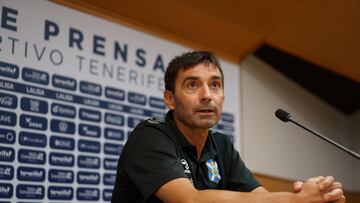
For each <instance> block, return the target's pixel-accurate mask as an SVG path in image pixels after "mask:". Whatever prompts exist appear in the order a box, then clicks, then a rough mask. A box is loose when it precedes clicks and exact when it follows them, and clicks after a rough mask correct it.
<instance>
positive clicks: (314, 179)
mask: <svg viewBox="0 0 360 203" xmlns="http://www.w3.org/2000/svg"><path fill="white" fill-rule="evenodd" d="M324 179H325V177H324V176H317V177H313V178H309V179H308V181H312V182H316V183H319V182H321V181H323V180H324Z"/></svg>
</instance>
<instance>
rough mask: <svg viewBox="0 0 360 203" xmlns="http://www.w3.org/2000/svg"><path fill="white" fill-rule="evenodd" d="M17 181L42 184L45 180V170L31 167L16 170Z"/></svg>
mask: <svg viewBox="0 0 360 203" xmlns="http://www.w3.org/2000/svg"><path fill="white" fill-rule="evenodd" d="M17 179H18V180H25V181H36V182H42V181H44V180H45V169H42V168H33V167H19V168H18V169H17Z"/></svg>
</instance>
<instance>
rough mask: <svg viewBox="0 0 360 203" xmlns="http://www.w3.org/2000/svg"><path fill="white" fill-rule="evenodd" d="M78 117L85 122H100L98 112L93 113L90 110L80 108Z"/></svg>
mask: <svg viewBox="0 0 360 203" xmlns="http://www.w3.org/2000/svg"><path fill="white" fill-rule="evenodd" d="M79 116H80V119H82V120H85V121H94V122H99V121H101V113H100V111H93V110H90V109H84V108H80V111H79Z"/></svg>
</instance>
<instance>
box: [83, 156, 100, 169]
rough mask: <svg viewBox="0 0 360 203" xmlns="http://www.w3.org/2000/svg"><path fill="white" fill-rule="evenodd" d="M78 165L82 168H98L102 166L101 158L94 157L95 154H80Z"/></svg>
mask: <svg viewBox="0 0 360 203" xmlns="http://www.w3.org/2000/svg"><path fill="white" fill-rule="evenodd" d="M78 166H79V167H80V168H93V169H98V168H100V158H98V157H93V156H84V155H79V156H78Z"/></svg>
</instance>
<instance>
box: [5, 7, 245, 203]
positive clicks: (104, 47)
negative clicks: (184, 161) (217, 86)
mask: <svg viewBox="0 0 360 203" xmlns="http://www.w3.org/2000/svg"><path fill="white" fill-rule="evenodd" d="M0 17H1V19H0V21H1V24H0V26H1V27H0V201H3V202H16V201H23V202H24V201H26V202H49V201H50V202H79V201H85V202H109V201H110V200H111V193H112V189H113V185H114V181H115V174H116V167H117V160H118V158H119V155H120V153H121V150H122V148H123V146H124V144H125V142H126V140H127V137H128V135H129V133H130V132H131V130H132V129H133V128H134V127H135V126H136V124H137V123H139V122H140V121H141V120H144V119H146V118H148V117H153V116H160V117H163V116H164V114H165V112H166V108H165V105H164V103H163V102H162V92H163V89H164V83H163V74H164V70H165V68H166V65H167V63H168V62H169V60H171V58H173V57H174V56H175V55H178V54H180V53H183V52H185V51H188V50H189V49H188V48H186V47H183V46H180V45H177V44H174V43H172V42H169V41H166V40H163V39H160V38H157V37H155V36H151V35H148V34H145V33H142V32H139V31H136V30H133V29H129V28H127V27H124V26H121V25H118V24H115V23H112V22H109V21H106V20H103V19H99V18H96V17H94V16H90V15H87V14H84V13H81V12H78V11H76V10H72V9H69V8H66V7H63V6H61V5H58V4H54V3H51V2H46V1H20V0H15V1H14V0H12V1H8V0H2V1H1V2H0ZM222 65H223V68H224V74H225V78H226V81H225V89H226V90H225V91H226V94H225V95H226V100H225V104H224V113H223V116H222V119H221V121H220V123H219V124H218V125H217V126H216V129H217V130H219V131H222V132H224V133H226V134H228V135H229V136H231V138H232V139H233V141H234V143H235V145H236V146H239V123H240V121H239V120H240V118H239V108H240V107H239V106H240V99H239V79H240V71H239V68H238V67H237V65H235V64H231V63H228V62H224V61H222ZM235 135H236V136H235ZM149 167H151V166H149Z"/></svg>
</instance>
